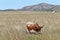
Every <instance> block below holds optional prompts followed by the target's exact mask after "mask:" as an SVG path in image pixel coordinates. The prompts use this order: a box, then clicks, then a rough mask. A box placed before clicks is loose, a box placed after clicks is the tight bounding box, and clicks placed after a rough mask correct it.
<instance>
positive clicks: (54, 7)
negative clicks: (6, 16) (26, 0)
mask: <svg viewBox="0 0 60 40" xmlns="http://www.w3.org/2000/svg"><path fill="white" fill-rule="evenodd" d="M19 10H22V11H60V5H52V4H48V3H39V4H36V5H30V6H25V7H23V8H22V9H19Z"/></svg>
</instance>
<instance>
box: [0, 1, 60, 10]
mask: <svg viewBox="0 0 60 40" xmlns="http://www.w3.org/2000/svg"><path fill="white" fill-rule="evenodd" d="M39 3H49V4H54V5H60V0H0V9H1V10H4V9H20V8H23V7H24V6H29V5H35V4H39Z"/></svg>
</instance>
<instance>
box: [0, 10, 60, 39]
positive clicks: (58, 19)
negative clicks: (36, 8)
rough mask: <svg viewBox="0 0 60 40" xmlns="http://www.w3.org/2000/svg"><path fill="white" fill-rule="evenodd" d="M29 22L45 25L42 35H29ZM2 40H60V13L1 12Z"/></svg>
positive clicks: (0, 34)
mask: <svg viewBox="0 0 60 40" xmlns="http://www.w3.org/2000/svg"><path fill="white" fill-rule="evenodd" d="M28 21H32V22H37V23H38V24H40V25H44V28H43V29H42V31H41V34H37V35H34V34H28V33H27V32H26V23H27V22H28ZM0 40H60V13H58V12H56V13H51V12H33V11H31V12H29V11H10V12H8V11H7V12H0Z"/></svg>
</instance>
